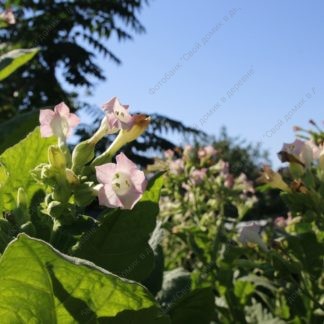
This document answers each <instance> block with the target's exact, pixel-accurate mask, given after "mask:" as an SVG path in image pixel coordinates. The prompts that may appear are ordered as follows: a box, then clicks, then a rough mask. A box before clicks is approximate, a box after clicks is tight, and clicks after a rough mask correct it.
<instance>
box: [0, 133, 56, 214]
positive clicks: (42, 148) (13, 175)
mask: <svg viewBox="0 0 324 324" xmlns="http://www.w3.org/2000/svg"><path fill="white" fill-rule="evenodd" d="M54 143H55V138H53V137H51V138H41V137H40V132H39V128H36V129H35V130H34V131H33V132H32V133H30V134H29V135H28V136H27V137H26V138H25V139H24V140H22V141H21V142H19V143H18V144H16V145H15V146H12V147H11V148H9V149H7V150H6V151H5V152H4V153H2V154H1V156H0V166H1V171H0V173H1V174H3V173H4V169H3V166H4V167H5V170H6V172H7V174H8V177H7V179H6V182H5V183H3V184H2V186H1V187H0V204H1V205H2V208H3V209H4V210H13V209H14V208H15V207H16V197H17V191H18V188H19V187H22V188H24V189H25V191H26V193H27V197H28V200H29V201H30V200H31V198H32V196H33V194H34V193H35V192H36V191H37V190H38V189H40V188H41V187H40V185H39V184H38V183H36V182H35V180H34V179H33V178H32V176H31V174H30V171H31V170H32V169H34V168H35V167H36V166H37V165H38V164H40V163H45V162H47V150H48V147H49V145H51V144H54ZM0 182H1V181H0Z"/></svg>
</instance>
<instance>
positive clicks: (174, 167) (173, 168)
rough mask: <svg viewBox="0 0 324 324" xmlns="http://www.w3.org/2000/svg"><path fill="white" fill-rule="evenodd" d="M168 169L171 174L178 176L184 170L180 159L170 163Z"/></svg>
mask: <svg viewBox="0 0 324 324" xmlns="http://www.w3.org/2000/svg"><path fill="white" fill-rule="evenodd" d="M169 168H170V172H171V173H173V174H176V175H179V174H180V173H182V172H183V170H184V162H183V160H181V159H177V160H174V161H170V163H169Z"/></svg>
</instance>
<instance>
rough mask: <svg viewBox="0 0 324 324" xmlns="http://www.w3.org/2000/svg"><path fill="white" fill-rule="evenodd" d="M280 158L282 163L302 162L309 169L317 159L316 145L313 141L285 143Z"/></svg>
mask: <svg viewBox="0 0 324 324" xmlns="http://www.w3.org/2000/svg"><path fill="white" fill-rule="evenodd" d="M278 156H279V158H280V160H281V162H299V163H300V162H301V163H302V164H304V165H305V166H306V167H309V166H310V165H311V163H312V162H313V160H314V159H315V158H316V150H315V145H314V144H313V143H312V142H311V141H307V142H304V141H301V140H299V139H297V140H295V141H294V142H293V143H289V144H287V143H284V145H283V147H282V149H281V150H280V152H279V153H278Z"/></svg>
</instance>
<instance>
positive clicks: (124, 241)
mask: <svg viewBox="0 0 324 324" xmlns="http://www.w3.org/2000/svg"><path fill="white" fill-rule="evenodd" d="M162 182H163V180H162V177H161V176H160V177H156V178H154V179H153V180H152V181H151V182H150V184H149V186H148V189H147V191H146V192H145V194H144V195H143V197H142V199H141V201H140V202H139V203H137V205H136V206H135V207H134V208H133V209H132V210H116V211H113V212H110V213H108V214H106V215H105V216H104V217H103V220H102V221H101V225H100V226H99V227H98V229H96V230H93V231H90V232H89V233H87V234H85V235H84V236H83V237H82V238H81V240H80V242H79V243H78V245H77V246H76V247H75V248H74V255H76V256H78V257H81V258H84V259H87V260H90V261H92V262H94V263H95V264H97V265H98V266H101V267H103V268H105V269H107V270H109V271H111V272H114V273H116V274H118V275H120V276H122V277H125V278H128V279H133V280H136V281H142V280H144V279H145V278H147V277H148V276H149V274H150V273H151V271H152V269H153V267H154V255H153V251H152V249H151V247H150V245H149V244H148V240H149V237H150V234H151V233H152V232H153V230H154V227H155V224H156V216H157V214H158V212H159V205H158V201H159V197H160V190H161V186H162Z"/></svg>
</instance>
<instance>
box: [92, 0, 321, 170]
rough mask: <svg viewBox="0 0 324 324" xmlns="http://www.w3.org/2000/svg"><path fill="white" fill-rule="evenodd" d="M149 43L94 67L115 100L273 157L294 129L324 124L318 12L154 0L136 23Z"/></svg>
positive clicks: (105, 93)
mask: <svg viewBox="0 0 324 324" xmlns="http://www.w3.org/2000/svg"><path fill="white" fill-rule="evenodd" d="M139 18H140V20H141V22H142V23H143V25H144V26H145V27H146V30H147V32H146V34H143V35H135V37H134V41H132V42H123V43H119V42H117V41H116V40H111V41H110V42H109V46H110V49H111V50H112V51H113V52H114V53H116V54H117V56H118V57H120V58H121V60H122V61H123V64H122V65H121V66H116V65H114V63H113V62H111V61H109V60H108V59H103V58H98V62H99V64H100V66H102V67H103V68H104V71H105V73H106V75H107V78H108V80H107V82H102V83H98V85H97V87H96V90H95V91H94V95H93V96H92V97H89V98H86V99H87V101H89V102H91V103H94V104H98V105H100V104H102V103H103V102H105V101H106V100H107V99H109V98H110V97H113V96H118V97H119V98H120V99H121V102H122V103H125V104H130V109H131V110H132V111H142V112H146V113H154V112H158V113H160V114H165V115H168V116H170V117H172V118H175V119H178V120H181V121H182V122H184V123H185V124H187V125H191V126H192V125H198V126H199V127H202V128H203V129H204V130H205V131H207V132H208V133H210V134H218V132H219V130H220V127H221V126H222V125H225V126H226V127H227V129H228V132H229V134H230V135H233V136H237V135H239V136H241V137H242V138H245V139H247V140H248V141H251V142H260V141H262V142H263V147H264V148H266V149H268V150H269V151H270V153H271V158H272V160H273V161H274V162H275V163H274V164H275V165H278V162H277V158H276V155H275V153H276V152H277V151H278V150H279V149H280V148H281V144H282V142H284V141H285V142H290V141H292V140H293V139H294V132H293V130H292V127H293V126H294V125H300V126H307V125H308V120H309V118H313V119H314V120H317V121H319V122H320V123H321V122H322V120H324V109H323V108H324V107H323V104H324V92H323V87H324V63H323V59H324V2H323V1H320V0H313V1H306V0H303V1H292V0H285V1H279V0H274V1H256V0H251V1H228V0H227V1H225V0H222V1H212V0H205V1H192V2H191V1H185V0H173V1H171V0H163V1H162V0H155V1H152V2H151V4H150V5H149V6H148V7H145V8H144V9H143V10H142V12H141V13H140V15H139Z"/></svg>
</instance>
